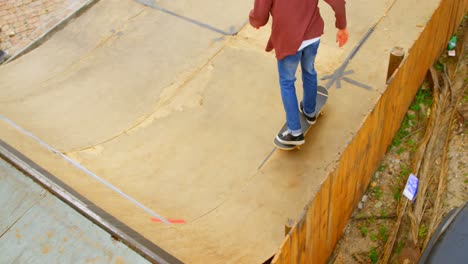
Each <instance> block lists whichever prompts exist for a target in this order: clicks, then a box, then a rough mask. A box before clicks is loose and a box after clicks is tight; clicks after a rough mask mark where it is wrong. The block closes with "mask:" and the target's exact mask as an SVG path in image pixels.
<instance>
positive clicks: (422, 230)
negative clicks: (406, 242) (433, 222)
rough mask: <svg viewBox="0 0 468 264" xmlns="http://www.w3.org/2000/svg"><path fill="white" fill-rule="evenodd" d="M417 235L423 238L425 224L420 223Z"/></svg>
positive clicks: (425, 230)
mask: <svg viewBox="0 0 468 264" xmlns="http://www.w3.org/2000/svg"><path fill="white" fill-rule="evenodd" d="M418 236H419V238H421V239H424V238H425V237H426V236H427V227H426V225H425V224H422V225H421V226H420V227H419V232H418Z"/></svg>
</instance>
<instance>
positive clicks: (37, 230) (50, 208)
mask: <svg viewBox="0 0 468 264" xmlns="http://www.w3.org/2000/svg"><path fill="white" fill-rule="evenodd" d="M0 215H2V217H1V218H0V252H2V254H0V263H5V264H7V263H119V264H123V263H148V261H146V260H145V259H144V258H142V257H141V256H140V255H138V254H136V253H135V252H133V251H132V250H131V249H129V248H128V247H127V246H125V245H123V244H122V243H120V242H118V241H115V240H114V239H112V238H111V236H110V235H109V234H108V233H107V232H105V231H104V230H102V229H100V228H99V227H96V226H95V225H94V224H93V223H91V222H90V221H89V220H87V219H85V218H84V217H83V216H82V215H80V214H78V213H77V212H76V211H74V210H73V209H71V208H70V207H68V206H67V205H66V204H64V203H63V202H62V201H60V200H59V199H58V198H56V197H54V196H53V195H51V194H50V193H48V192H47V191H45V190H44V189H42V188H41V187H40V186H38V185H37V184H36V183H34V182H33V181H32V180H31V179H30V178H28V177H27V176H26V175H24V174H23V173H21V172H19V171H18V170H16V169H15V168H13V167H12V166H11V165H10V164H8V163H6V162H5V161H4V160H3V159H0ZM3 216H6V217H3Z"/></svg>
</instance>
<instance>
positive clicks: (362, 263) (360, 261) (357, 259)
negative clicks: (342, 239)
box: [352, 253, 366, 264]
mask: <svg viewBox="0 0 468 264" xmlns="http://www.w3.org/2000/svg"><path fill="white" fill-rule="evenodd" d="M352 256H353V258H354V260H356V261H357V262H359V263H361V264H366V262H365V261H364V260H362V258H361V257H360V256H359V255H358V254H357V253H353V255H352Z"/></svg>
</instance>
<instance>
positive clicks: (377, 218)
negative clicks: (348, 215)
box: [352, 214, 397, 221]
mask: <svg viewBox="0 0 468 264" xmlns="http://www.w3.org/2000/svg"><path fill="white" fill-rule="evenodd" d="M396 217H397V215H396V214H389V215H365V216H360V217H355V218H352V220H354V221H363V220H369V219H371V218H373V219H376V220H381V219H395V218H396Z"/></svg>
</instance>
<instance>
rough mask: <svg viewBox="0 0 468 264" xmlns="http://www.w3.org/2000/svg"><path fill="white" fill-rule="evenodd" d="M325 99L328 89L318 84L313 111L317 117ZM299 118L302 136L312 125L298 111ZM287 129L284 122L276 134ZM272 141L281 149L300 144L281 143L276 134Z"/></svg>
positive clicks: (291, 147) (290, 148)
mask: <svg viewBox="0 0 468 264" xmlns="http://www.w3.org/2000/svg"><path fill="white" fill-rule="evenodd" d="M327 99H328V90H327V89H326V88H325V87H322V86H318V87H317V104H316V106H315V112H316V113H317V114H316V115H317V119H318V117H319V116H320V115H321V114H322V110H323V107H324V106H325V104H326V103H327ZM299 118H300V120H301V127H302V131H303V132H304V136H305V135H306V134H307V132H309V129H310V127H311V126H312V125H310V124H309V123H307V120H306V119H305V117H304V115H303V114H302V113H299ZM287 129H288V126H287V124H284V125H283V127H282V128H281V130H280V131H279V133H278V134H281V133H283V132H284V131H286V130H287ZM274 142H275V146H276V147H277V148H279V149H283V150H293V149H295V148H299V147H300V146H295V145H286V144H282V143H280V142H279V141H278V140H277V139H276V136H275V140H274Z"/></svg>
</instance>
